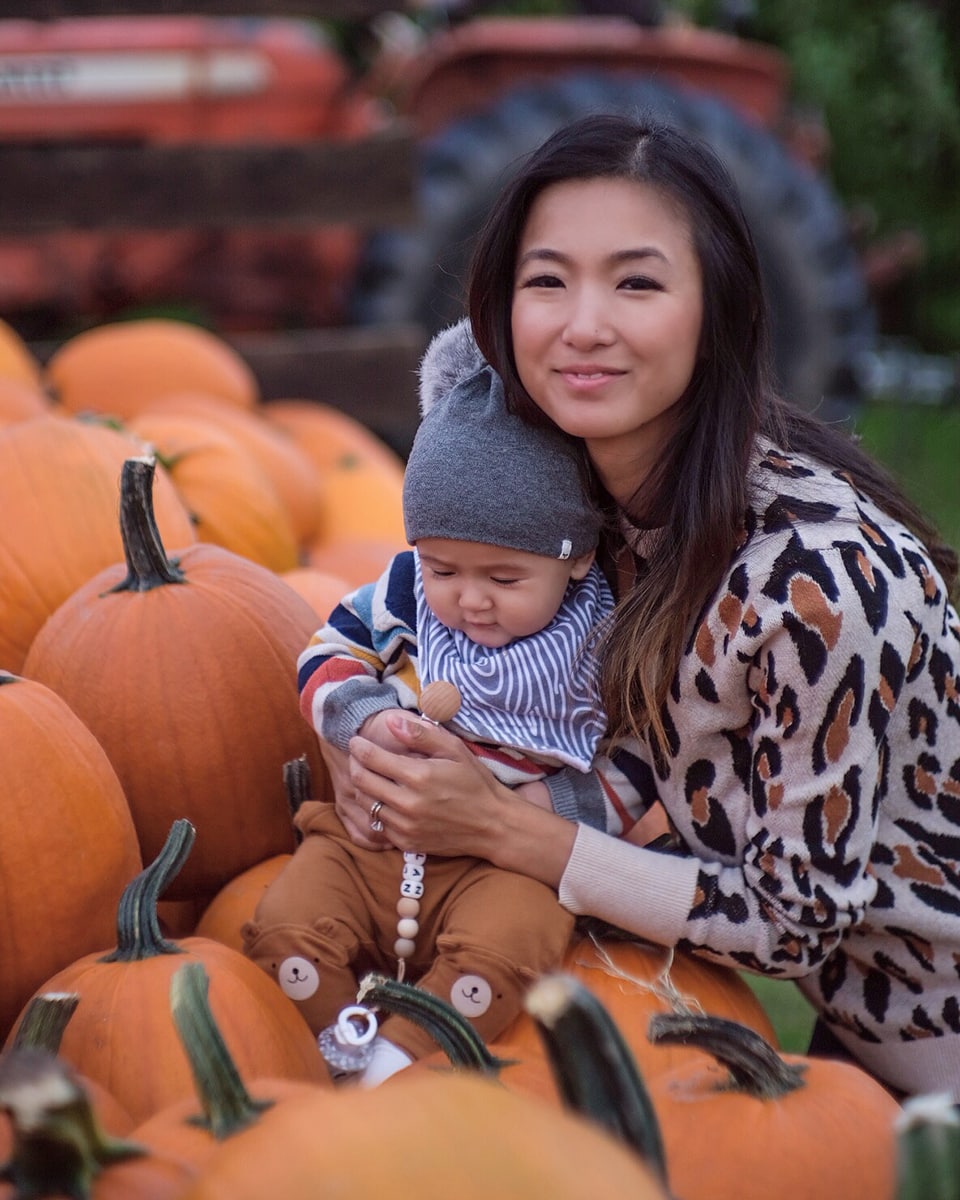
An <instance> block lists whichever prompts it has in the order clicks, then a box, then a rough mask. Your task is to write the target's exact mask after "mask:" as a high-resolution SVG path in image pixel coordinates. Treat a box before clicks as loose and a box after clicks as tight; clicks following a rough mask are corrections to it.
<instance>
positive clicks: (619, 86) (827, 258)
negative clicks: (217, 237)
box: [352, 74, 875, 421]
mask: <svg viewBox="0 0 960 1200" xmlns="http://www.w3.org/2000/svg"><path fill="white" fill-rule="evenodd" d="M596 112H627V113H637V112H650V113H652V114H654V115H655V116H656V117H657V118H658V119H661V120H666V121H668V122H670V123H671V124H673V125H676V126H678V127H679V128H681V129H683V130H684V131H686V132H688V133H691V134H693V135H696V136H699V137H701V138H702V139H703V140H704V141H706V142H707V143H708V144H709V145H710V146H712V148H713V149H714V150H715V151H716V153H717V154H718V155H719V156H720V158H721V159H722V160H723V161H724V163H725V164H726V166H727V168H728V170H729V171H730V172H731V174H732V175H733V177H734V179H735V180H736V182H737V185H738V187H739V190H740V195H741V200H742V203H743V207H744V211H745V212H746V215H747V219H748V221H749V222H750V226H751V229H752V231H753V235H754V239H755V241H756V244H757V250H758V253H759V257H760V262H761V268H762V271H763V274H764V278H765V281H766V284H767V289H768V295H769V299H770V308H771V315H772V322H773V341H774V354H775V366H776V370H777V375H778V382H779V385H780V387H781V389H782V391H783V393H784V395H785V396H787V397H789V398H790V399H791V400H793V401H794V402H795V403H798V404H799V405H801V406H802V407H804V408H806V409H808V410H810V411H816V412H817V413H818V414H819V415H821V416H823V417H825V418H826V419H828V420H831V421H838V420H839V421H844V420H847V419H848V418H850V417H852V416H853V414H854V413H855V412H856V410H857V408H858V406H859V403H860V400H861V394H860V389H859V386H858V382H857V364H858V361H859V360H860V359H861V357H862V356H863V355H864V354H865V353H866V352H867V351H869V350H870V349H871V348H872V347H873V345H874V341H875V320H874V314H873V310H872V307H871V305H870V302H869V298H868V295H867V289H866V284H865V280H864V277H863V274H862V271H861V269H860V264H859V260H858V258H857V255H856V253H855V251H854V248H853V246H852V244H851V242H850V240H849V236H848V232H847V227H846V222H845V219H844V215H843V213H842V211H841V209H840V207H839V205H838V203H837V201H836V200H835V199H834V198H833V196H832V194H831V192H830V190H829V188H828V187H827V185H826V184H825V183H824V181H823V180H822V179H820V178H819V177H818V176H816V175H815V174H814V173H813V172H812V171H811V170H810V169H809V168H807V167H806V166H805V165H804V164H802V163H800V162H799V161H797V160H796V159H794V158H793V157H791V156H790V154H789V153H788V151H787V150H786V148H785V147H784V146H783V145H781V144H780V143H779V142H777V141H776V139H775V138H774V137H773V136H772V135H771V134H770V133H768V132H767V131H766V130H764V129H763V128H761V127H760V126H758V125H754V124H752V123H751V122H750V121H749V120H748V119H747V118H745V117H744V116H742V115H741V114H740V113H738V112H737V111H735V110H734V109H732V108H731V107H730V106H729V105H727V104H726V103H725V102H723V101H721V100H719V99H717V98H716V97H714V96H711V95H707V94H705V93H697V92H693V91H688V90H681V89H680V88H675V87H672V86H669V85H667V84H664V83H661V82H659V81H657V82H654V81H652V80H650V79H647V78H643V77H640V78H637V77H630V76H618V75H609V74H608V75H585V74H584V75H580V74H577V75H570V76H566V77H561V78H557V79H551V80H547V81H541V82H539V83H535V84H531V85H526V86H523V87H520V88H517V89H516V90H514V91H511V92H509V93H507V94H506V95H504V96H503V97H502V98H501V99H500V100H499V101H498V102H497V103H496V104H495V105H494V106H493V107H491V108H490V109H488V110H486V111H483V112H481V113H478V114H476V115H473V116H471V117H469V118H466V119H464V120H461V121H458V122H456V123H454V124H453V125H451V126H449V127H448V128H447V129H445V130H443V131H441V132H440V133H439V134H437V135H436V136H435V137H433V138H431V139H430V140H427V141H425V142H424V143H423V144H422V146H421V148H420V161H419V168H418V171H419V178H418V185H417V186H418V202H419V210H420V217H419V221H418V224H417V225H416V226H415V227H413V228H412V229H405V230H398V231H390V232H386V231H383V232H378V233H376V234H375V235H374V236H373V237H372V238H371V239H370V241H369V242H368V244H367V246H366V248H365V251H364V254H363V256H362V261H361V264H360V267H359V270H358V274H357V277H356V284H355V290H354V296H353V301H352V307H353V313H352V315H353V319H354V320H355V321H357V322H358V323H360V324H380V323H393V322H401V323H403V322H414V323H418V324H419V325H420V326H421V327H422V328H423V329H424V330H425V332H426V333H427V334H428V335H432V334H433V333H435V332H436V331H437V330H438V329H440V328H443V327H444V326H446V325H449V324H451V323H453V322H454V321H456V320H458V319H459V318H460V317H461V316H462V315H463V295H464V286H463V285H464V280H465V276H466V271H467V266H468V264H469V258H470V251H471V246H472V242H473V239H474V237H475V235H476V232H477V230H478V229H479V227H480V224H481V222H482V220H483V218H484V216H485V214H486V212H487V211H488V209H489V207H490V205H491V204H492V202H493V200H494V197H495V196H496V195H497V193H498V191H499V189H500V188H501V187H502V185H503V183H504V181H505V180H506V179H507V178H509V175H510V171H511V169H512V168H513V167H514V165H515V164H516V163H517V162H518V160H519V159H521V158H522V157H523V156H524V155H526V154H527V153H528V152H529V151H531V150H533V149H534V148H535V147H536V146H538V145H539V144H540V143H541V142H542V141H543V140H544V139H545V138H546V137H548V136H549V135H550V134H551V133H552V132H553V131H554V130H556V129H558V128H559V127H560V126H562V125H565V124H567V123H568V122H570V121H572V120H575V119H576V118H578V117H581V116H586V115H588V114H591V113H596Z"/></svg>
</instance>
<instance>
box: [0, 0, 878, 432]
mask: <svg viewBox="0 0 960 1200" xmlns="http://www.w3.org/2000/svg"><path fill="white" fill-rule="evenodd" d="M614 2H615V0H614ZM198 7H200V5H198ZM649 7H650V8H653V7H654V6H649ZM431 19H432V21H433V24H434V28H433V29H432V30H430V29H425V28H424V24H425V22H423V21H421V22H419V23H418V22H417V21H414V20H413V19H412V18H410V17H409V16H404V15H401V14H397V13H385V14H381V15H380V16H379V17H378V18H376V19H374V20H373V21H371V22H370V23H368V24H367V25H365V26H364V27H363V30H362V32H363V35H364V37H365V38H366V39H367V40H366V42H365V43H364V42H363V41H362V40H361V41H360V43H359V44H360V45H361V47H362V48H363V49H364V51H365V53H364V54H362V55H361V57H362V58H363V59H364V61H365V64H366V65H365V66H364V68H363V69H362V70H359V71H358V70H357V69H356V68H355V67H349V66H348V65H347V62H348V56H347V55H346V53H345V52H344V50H343V48H342V44H341V45H340V46H339V47H338V46H337V45H336V44H335V42H334V40H333V39H332V38H331V36H330V35H329V34H328V32H327V29H326V27H324V26H322V25H320V24H319V23H317V22H311V21H301V20H291V19H278V18H269V19H254V18H245V19H239V18H233V19H226V18H204V17H199V16H197V17H189V18H186V17H109V18H106V17H102V18H94V17H91V18H72V19H64V20H60V21H50V22H38V21H27V20H23V21H12V20H7V21H2V22H0V140H7V141H11V140H21V141H29V142H33V143H36V142H40V141H49V140H64V139H68V140H74V141H76V140H81V141H83V140H90V139H110V140H114V141H117V140H125V141H126V140H129V141H135V142H139V143H146V142H150V141H168V142H169V141H176V140H181V141H187V140H190V141H205V140H206V141H221V140H222V141H242V140H248V141H261V142H262V141H263V140H265V139H266V140H271V141H273V140H276V141H297V140H299V139H310V138H327V139H332V138H351V137H357V136H363V135H364V134H367V133H369V132H371V131H372V130H374V129H375V128H377V127H378V126H380V125H382V124H384V123H386V122H390V121H393V120H395V119H396V118H397V117H398V116H399V117H401V118H405V119H406V120H408V121H409V122H410V123H411V125H412V127H413V129H414V130H415V133H416V135H417V145H418V168H417V169H418V180H417V198H418V206H419V217H418V219H417V221H416V222H415V223H414V224H413V225H412V226H411V227H408V228H404V229H400V230H381V231H377V232H376V233H375V234H374V235H373V236H371V237H367V236H365V235H361V234H360V232H359V231H351V230H349V229H342V228H338V229H329V228H327V229H315V230H300V231H297V232H282V233H281V232H277V231H264V230H226V229H225V230H214V231H211V230H209V229H191V228H189V227H185V228H183V229H178V230H176V231H173V232H158V231H153V232H151V231H146V230H144V231H138V232H130V231H122V232H110V231H107V232H94V231H86V232H79V231H72V230H69V229H66V230H63V231H61V232H57V233H56V234H45V235H42V236H41V235H31V236H29V237H26V236H24V237H16V238H14V237H10V236H7V237H4V238H0V316H3V317H4V318H5V319H7V320H8V321H10V322H11V323H12V324H14V325H15V326H16V327H17V328H18V329H20V331H21V332H22V333H24V335H25V336H32V337H50V336H53V335H54V331H56V330H57V328H58V327H62V326H63V325H64V324H65V323H66V322H70V323H71V324H72V326H73V327H76V326H77V325H78V324H79V323H81V322H84V321H85V322H87V323H93V322H94V321H98V320H104V319H110V318H114V317H116V316H117V315H119V314H121V313H123V312H127V311H131V310H135V309H141V310H142V309H143V308H145V307H153V308H156V307H157V306H158V305H177V304H181V305H183V304H185V305H187V306H192V307H195V308H196V309H197V310H198V311H199V312H201V313H202V314H203V315H204V316H205V317H206V318H207V319H208V320H209V321H210V322H211V323H213V324H214V325H215V326H219V327H221V328H224V329H241V328H246V329H250V328H255V329H262V328H269V327H274V328H275V327H278V326H283V325H286V326H288V327H290V326H298V325H299V326H329V325H343V324H383V323H391V322H416V323H418V324H419V325H420V326H421V327H422V328H423V330H424V333H425V336H426V335H429V334H430V333H431V332H433V331H434V330H435V329H437V328H438V327H440V326H441V325H443V324H446V323H449V322H450V321H452V320H454V319H456V317H457V316H458V315H459V314H460V313H461V311H462V293H461V284H462V279H463V273H464V268H465V266H466V262H467V259H468V255H469V248H470V243H471V238H472V235H473V234H474V232H475V231H476V228H477V225H478V223H479V221H480V219H481V217H482V215H483V213H484V212H485V210H486V209H487V207H488V205H489V202H490V201H491V199H492V197H493V195H494V194H495V192H496V190H497V189H498V187H499V186H500V185H501V183H502V181H503V179H504V177H505V175H506V173H507V172H509V170H510V168H511V166H512V164H514V163H515V162H516V161H517V159H518V158H519V157H520V156H522V155H523V154H524V153H525V152H527V151H528V150H530V149H532V148H533V147H534V146H535V145H537V144H538V143H539V142H540V141H542V140H543V138H544V137H546V136H547V135H548V134H549V133H550V132H552V131H553V130H554V129H555V128H557V127H558V126H559V125H561V124H563V123H565V122H567V121H569V120H570V119H572V118H574V117H577V116H580V115H583V114H586V113H588V112H593V111H598V110H611V109H617V110H623V109H626V110H631V111H633V110H637V109H646V110H653V111H655V112H656V113H657V114H658V115H659V116H661V117H664V118H666V119H667V120H669V121H673V122H675V123H677V124H678V125H680V126H682V127H684V128H685V129H688V130H690V131H692V132H694V133H697V134H699V135H701V136H702V137H704V138H705V139H706V140H707V141H708V142H710V143H711V144H712V145H713V146H714V148H715V149H716V150H717V151H718V152H719V154H720V155H721V157H722V158H723V159H724V160H725V161H726V163H727V165H728V167H729V168H730V169H731V170H732V172H733V174H734V176H735V178H736V179H737V181H738V183H739V185H740V189H741V194H742V198H743V203H744V206H745V209H746V211H747V214H748V217H749V218H750V220H751V223H752V226H753V230H754V234H755V237H756V240H757V243H758V247H759V251H760V255H761V260H762V263H763V267H764V270H765V273H766V275H767V279H768V283H769V286H770V292H771V296H772V301H773V316H774V324H775V333H776V352H777V363H778V369H779V372H780V375H781V379H782V381H783V383H784V385H785V386H786V388H787V389H788V390H789V392H790V393H791V394H792V395H793V396H795V397H796V398H797V399H798V400H799V401H800V402H801V403H803V404H805V405H807V406H809V407H816V408H818V409H820V410H821V411H825V412H826V413H828V414H829V415H841V416H842V415H846V413H847V412H849V411H850V409H851V406H853V405H854V404H855V403H856V401H857V398H858V391H859V383H858V364H859V363H860V362H861V361H862V359H863V356H864V355H865V354H867V353H868V352H869V351H870V349H871V348H872V346H873V343H874V338H875V320H874V310H873V305H872V303H871V296H870V289H869V287H868V279H867V272H866V271H865V268H864V262H863V260H862V258H861V256H860V255H859V254H858V252H857V250H856V248H855V246H854V244H853V241H852V239H851V236H850V231H849V228H848V222H847V219H846V216H845V214H844V212H843V211H842V209H841V208H840V206H839V204H838V203H837V201H836V199H835V198H834V197H833V195H832V193H831V190H830V187H829V185H828V183H827V182H826V179H825V176H824V173H823V166H824V158H823V155H824V147H825V144H826V143H825V139H824V136H823V131H822V130H821V129H820V128H819V127H818V126H817V125H816V124H812V123H807V124H803V123H799V122H796V121H792V120H791V119H790V114H789V108H788V93H789V79H788V71H787V67H786V63H785V61H784V60H783V58H782V57H781V56H780V55H779V54H778V53H777V52H775V51H774V50H773V49H772V48H770V47H769V46H764V45H761V44H758V43H754V42H751V41H748V40H746V39H744V38H742V37H739V36H736V35H734V34H732V33H727V32H721V31H717V30H705V29H702V28H696V27H694V26H692V25H690V24H688V23H683V22H680V21H677V20H675V19H669V18H666V17H663V16H662V15H661V14H660V13H659V10H657V11H650V12H647V11H643V4H642V2H641V0H633V11H632V12H631V13H630V14H629V15H617V14H609V13H604V12H589V13H588V12H582V13H581V14H579V15H574V16H562V17H545V16H530V17H492V16H489V17H488V16H475V15H469V16H466V15H465V16H463V17H462V18H461V19H459V20H455V19H452V18H451V17H450V15H449V14H446V15H440V16H438V15H434V16H433V18H431ZM427 23H429V22H427ZM374 43H376V46H377V50H376V53H366V50H367V47H368V46H369V45H372V44H374ZM105 186H109V181H105ZM373 186H375V184H373Z"/></svg>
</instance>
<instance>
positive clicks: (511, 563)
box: [417, 538, 593, 649]
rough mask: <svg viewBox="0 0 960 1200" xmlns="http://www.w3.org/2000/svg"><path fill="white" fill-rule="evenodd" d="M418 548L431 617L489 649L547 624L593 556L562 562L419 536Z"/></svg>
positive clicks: (516, 552)
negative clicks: (571, 584) (460, 631)
mask: <svg viewBox="0 0 960 1200" xmlns="http://www.w3.org/2000/svg"><path fill="white" fill-rule="evenodd" d="M417 550H418V551H419V553H420V563H421V566H422V568H423V592H424V597H425V599H426V601H427V604H428V605H429V606H430V609H431V611H432V612H433V614H434V616H436V618H437V620H438V621H440V622H441V623H442V624H444V625H446V626H447V627H448V628H450V629H460V630H462V631H463V633H465V634H466V635H467V637H468V638H469V639H470V640H471V641H472V642H476V643H477V645H479V646H487V647H489V648H491V649H494V648H496V647H498V646H506V645H507V643H508V642H512V641H513V640H514V639H515V638H521V637H529V635H530V634H531V633H538V632H539V631H540V630H541V629H543V628H544V627H545V626H547V625H549V624H550V622H551V621H552V620H553V618H554V616H555V615H556V612H557V609H558V608H559V607H560V603H561V601H562V600H563V596H564V593H565V592H566V590H567V585H568V584H569V582H570V580H571V579H582V578H583V577H584V575H585V574H586V573H587V571H588V570H589V569H590V564H591V563H592V562H593V554H587V555H584V556H583V557H582V558H576V559H565V560H561V559H556V558H546V557H544V556H543V555H541V554H529V553H528V552H527V551H525V550H504V549H503V547H502V546H488V545H486V544H485V543H483V542H460V541H454V540H452V539H450V538H421V539H420V541H419V542H418V543H417Z"/></svg>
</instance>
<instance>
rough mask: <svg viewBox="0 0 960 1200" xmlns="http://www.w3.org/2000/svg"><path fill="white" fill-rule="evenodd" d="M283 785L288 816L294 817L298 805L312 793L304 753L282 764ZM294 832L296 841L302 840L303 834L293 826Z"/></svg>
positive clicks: (307, 763) (308, 764) (308, 769)
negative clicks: (288, 809) (288, 811)
mask: <svg viewBox="0 0 960 1200" xmlns="http://www.w3.org/2000/svg"><path fill="white" fill-rule="evenodd" d="M283 786H284V788H285V790H286V793H287V804H288V805H289V806H290V816H291V817H295V816H296V815H297V812H298V811H299V809H300V805H301V804H303V803H304V801H306V800H309V799H310V797H311V795H312V794H313V788H312V781H311V778H310V763H309V762H308V761H307V756H306V755H305V754H301V755H300V757H299V758H291V759H290V761H289V762H285V763H284V764H283ZM294 833H295V835H296V839H297V841H298V842H300V841H302V840H303V834H302V833H301V832H300V830H299V829H297V828H296V827H294Z"/></svg>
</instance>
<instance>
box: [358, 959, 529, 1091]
mask: <svg viewBox="0 0 960 1200" xmlns="http://www.w3.org/2000/svg"><path fill="white" fill-rule="evenodd" d="M357 1003H358V1004H368V1005H370V1007H371V1008H375V1009H382V1010H383V1011H384V1012H389V1013H397V1014H399V1015H400V1016H403V1017H406V1018H407V1020H409V1021H413V1023H414V1024H415V1025H419V1026H420V1028H421V1029H425V1030H426V1031H427V1033H429V1034H430V1036H431V1037H432V1038H433V1040H434V1041H435V1042H436V1043H437V1045H438V1046H439V1047H440V1049H441V1050H442V1051H443V1052H444V1054H446V1056H447V1058H449V1059H450V1062H451V1063H452V1064H453V1066H455V1067H462V1068H466V1069H469V1070H472V1071H479V1072H480V1073H481V1074H484V1075H498V1074H499V1072H500V1068H501V1067H504V1066H506V1065H507V1062H506V1061H505V1060H504V1059H501V1058H497V1057H496V1055H493V1054H491V1053H490V1051H489V1049H488V1048H487V1044H486V1042H485V1041H484V1040H483V1038H482V1037H481V1036H480V1035H479V1034H478V1033H477V1031H476V1030H475V1029H474V1027H473V1026H472V1025H471V1024H470V1022H469V1021H468V1020H467V1019H466V1017H464V1016H463V1014H462V1013H459V1012H457V1010H456V1009H455V1008H454V1007H453V1005H452V1004H447V1003H446V1001H444V1000H441V999H440V998H439V996H434V995H432V994H431V993H430V992H425V991H424V990H423V989H422V988H418V987H414V986H413V984H410V983H404V982H402V981H401V980H399V979H390V978H388V977H387V976H386V975H377V974H371V975H366V976H364V978H363V979H362V980H361V983H360V990H359V991H358V992H357Z"/></svg>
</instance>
